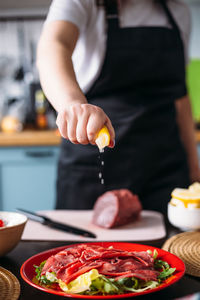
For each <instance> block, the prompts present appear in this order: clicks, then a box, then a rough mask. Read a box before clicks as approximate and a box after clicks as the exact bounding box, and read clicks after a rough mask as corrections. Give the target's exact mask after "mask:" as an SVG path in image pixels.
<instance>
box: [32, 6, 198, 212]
mask: <svg viewBox="0 0 200 300" xmlns="http://www.w3.org/2000/svg"><path fill="white" fill-rule="evenodd" d="M172 10H173V14H172ZM188 18H189V16H188V11H187V8H186V7H185V5H184V4H183V3H181V2H179V1H175V0H174V1H173V0H171V1H164V0H159V1H153V0H136V1H133V0H123V1H122V0H121V1H117V0H115V1H113V0H112V1H111V0H105V1H96V2H95V1H94V0H70V1H65V0H54V1H53V3H52V5H51V8H50V11H49V14H48V17H47V21H46V23H45V26H44V29H43V32H42V35H41V38H40V42H39V46H38V62H37V64H38V68H39V73H40V78H41V83H42V86H43V89H44V92H45V94H46V96H47V98H48V99H49V101H50V102H51V103H52V104H53V106H54V107H55V109H56V110H57V112H58V117H57V125H58V128H59V130H60V133H61V135H62V137H63V139H62V145H61V155H60V160H59V168H58V182H57V206H56V207H57V208H68V209H74V208H77V209H88V208H92V206H93V203H94V201H95V200H96V199H97V197H98V196H99V195H100V194H102V193H103V192H105V191H106V190H112V189H119V188H128V189H130V190H132V191H133V192H134V193H136V194H138V195H139V197H140V200H141V201H142V204H143V207H144V208H145V209H155V210H159V211H163V212H165V211H166V205H167V202H168V201H169V199H170V193H171V191H172V190H173V188H175V187H187V186H188V185H189V184H190V182H192V181H196V180H200V175H199V174H200V172H199V166H198V157H197V151H196V145H195V140H194V132H193V131H194V130H193V121H192V115H191V109H190V104H189V99H188V96H187V92H186V85H185V53H186V52H187V50H186V49H187V45H186V44H187V38H188V34H189V29H188V28H189V25H188V24H189V19H188ZM184 44H185V46H184ZM104 125H106V126H107V128H108V130H109V132H110V135H111V142H110V145H109V148H107V149H106V150H105V153H104V155H103V160H104V170H103V176H104V185H101V184H100V182H99V179H98V173H99V170H100V166H99V161H98V149H97V147H96V146H94V144H95V138H96V135H97V133H98V131H99V130H100V129H101V128H102V127H103V126H104ZM115 136H116V138H115ZM114 144H115V147H114ZM113 147H114V148H113ZM111 148H113V149H111Z"/></svg>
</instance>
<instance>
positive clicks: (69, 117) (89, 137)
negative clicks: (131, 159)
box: [37, 21, 114, 147]
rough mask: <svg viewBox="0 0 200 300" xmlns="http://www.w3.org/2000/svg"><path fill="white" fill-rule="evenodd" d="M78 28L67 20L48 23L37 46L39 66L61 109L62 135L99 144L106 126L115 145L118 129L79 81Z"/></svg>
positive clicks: (49, 95) (53, 100)
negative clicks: (76, 67) (90, 100)
mask: <svg viewBox="0 0 200 300" xmlns="http://www.w3.org/2000/svg"><path fill="white" fill-rule="evenodd" d="M78 36H79V31H78V28H77V27H76V26H75V25H74V24H72V23H71V22H67V21H53V22H51V23H48V24H46V25H45V26H44V29H43V32H42V34H41V37H40V40H39V44H38V49H37V67H38V70H39V75H40V81H41V85H42V88H43V91H44V93H45V95H46V96H47V98H48V100H49V101H50V102H51V104H52V105H53V106H54V108H55V109H56V110H57V112H58V117H57V125H58V128H59V130H60V133H61V135H62V136H63V137H64V138H66V139H69V140H70V141H71V142H72V143H81V144H87V143H91V144H95V138H96V134H97V132H98V131H99V130H100V129H101V128H102V127H103V125H106V126H107V127H108V130H109V132H110V135H111V143H110V147H113V145H114V129H113V127H112V124H111V122H110V119H109V118H108V116H107V115H106V114H105V113H104V111H103V110H102V109H101V108H100V107H97V106H94V105H91V104H88V102H87V99H86V97H85V96H84V94H83V92H82V91H81V89H80V87H79V85H78V82H77V80H76V76H75V72H74V68H73V63H72V54H73V51H74V48H75V46H76V42H77V40H78Z"/></svg>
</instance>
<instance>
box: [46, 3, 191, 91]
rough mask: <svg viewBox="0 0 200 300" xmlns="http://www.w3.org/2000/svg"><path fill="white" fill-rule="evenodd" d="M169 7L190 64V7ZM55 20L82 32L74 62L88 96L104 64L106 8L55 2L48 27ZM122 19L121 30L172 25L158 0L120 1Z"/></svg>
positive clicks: (90, 4)
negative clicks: (72, 25)
mask: <svg viewBox="0 0 200 300" xmlns="http://www.w3.org/2000/svg"><path fill="white" fill-rule="evenodd" d="M168 6H169V8H170V11H171V12H172V14H173V16H174V18H175V20H176V22H177V24H178V25H179V28H180V31H181V35H182V39H183V42H184V46H185V56H186V61H187V60H188V59H187V57H188V43H189V35H190V13H189V8H188V7H187V6H186V4H184V3H183V2H182V1H180V0H169V1H168ZM56 20H65V21H69V22H72V23H73V24H75V25H76V26H77V27H78V29H79V38H78V41H77V44H76V47H75V50H74V53H73V57H72V59H73V64H74V70H75V73H76V77H77V81H78V83H79V85H80V88H81V89H82V90H83V92H84V93H85V92H87V91H88V90H89V89H90V87H91V86H92V84H93V82H94V81H95V79H96V78H97V77H98V75H99V73H100V71H101V66H102V64H103V61H104V56H105V50H106V38H107V32H106V19H105V11H104V9H103V7H100V8H97V6H96V1H95V0H53V1H52V4H51V6H50V9H49V13H48V16H47V19H46V22H45V24H47V23H49V22H52V21H56ZM119 20H120V27H128V26H129V27H130V26H131V27H136V26H164V27H170V26H171V25H170V23H169V21H168V19H167V16H166V14H165V12H164V10H163V9H162V7H161V6H160V5H158V4H157V3H156V2H155V0H120V1H119Z"/></svg>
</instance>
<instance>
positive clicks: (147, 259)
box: [42, 244, 159, 284]
mask: <svg viewBox="0 0 200 300" xmlns="http://www.w3.org/2000/svg"><path fill="white" fill-rule="evenodd" d="M91 269H97V270H98V271H99V273H100V274H102V275H105V276H108V277H114V278H116V279H118V278H123V277H133V276H134V277H137V278H140V279H143V280H144V281H149V280H157V276H158V274H159V273H158V272H157V271H156V270H154V260H153V257H152V256H151V255H150V254H148V253H147V252H146V251H141V252H136V251H132V252H130V251H123V250H119V249H115V248H113V247H109V248H105V247H102V246H99V245H86V244H80V245H76V246H74V247H69V248H66V249H65V250H62V251H60V252H58V253H57V254H56V255H52V256H50V257H49V258H48V259H47V261H46V263H45V265H44V267H43V269H42V275H44V274H46V272H55V273H56V276H57V278H58V279H61V280H62V281H64V282H65V283H66V284H68V283H69V282H71V281H72V280H74V279H76V278H77V277H78V276H80V275H82V274H84V273H86V272H88V271H90V270H91Z"/></svg>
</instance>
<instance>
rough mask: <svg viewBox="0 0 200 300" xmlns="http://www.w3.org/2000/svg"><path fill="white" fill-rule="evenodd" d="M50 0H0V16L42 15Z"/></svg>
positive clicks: (25, 16)
mask: <svg viewBox="0 0 200 300" xmlns="http://www.w3.org/2000/svg"><path fill="white" fill-rule="evenodd" d="M50 4H51V0H28V1H27V0H18V1H15V0H6V1H0V18H2V19H3V18H8V19H9V18H12V17H14V18H17V17H18V18H29V17H34V16H35V17H44V16H45V15H46V13H47V11H48V8H49V6H50Z"/></svg>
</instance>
